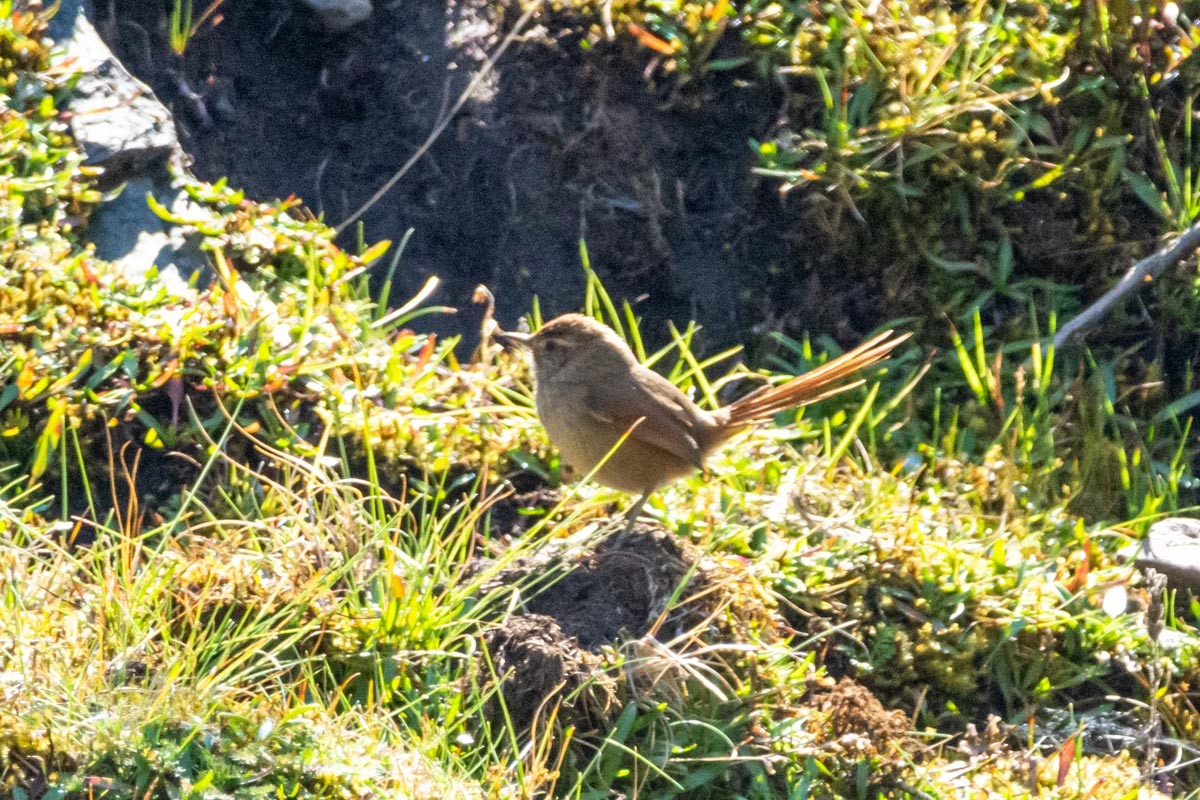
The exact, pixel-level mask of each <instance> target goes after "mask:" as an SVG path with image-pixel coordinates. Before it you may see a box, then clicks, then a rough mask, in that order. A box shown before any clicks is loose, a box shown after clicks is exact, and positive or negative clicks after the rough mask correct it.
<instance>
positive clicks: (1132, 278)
mask: <svg viewBox="0 0 1200 800" xmlns="http://www.w3.org/2000/svg"><path fill="white" fill-rule="evenodd" d="M1196 248H1200V223H1197V224H1195V225H1193V226H1192V227H1190V228H1188V229H1187V231H1185V232H1184V233H1183V234H1181V235H1180V236H1179V237H1178V238H1176V239H1175V240H1174V241H1173V242H1170V243H1169V244H1167V245H1165V246H1164V247H1162V248H1160V249H1159V250H1157V251H1155V252H1154V253H1152V254H1151V255H1149V256H1146V257H1145V258H1143V259H1142V260H1141V261H1139V262H1137V263H1136V264H1134V265H1133V266H1132V267H1130V268H1129V271H1128V272H1126V273H1125V275H1124V276H1123V277H1122V278H1121V280H1120V281H1118V282H1117V285H1116V286H1114V287H1113V288H1111V289H1109V290H1108V291H1107V292H1105V293H1104V294H1103V295H1102V296H1101V297H1100V298H1099V299H1098V300H1096V302H1094V303H1092V304H1091V305H1090V306H1088V307H1087V308H1085V309H1084V310H1083V311H1081V312H1080V313H1079V314H1078V315H1077V316H1075V318H1074V319H1072V320H1071V321H1070V322H1068V323H1067V324H1066V325H1063V326H1062V327H1061V328H1059V329H1058V333H1057V334H1055V336H1054V346H1055V347H1056V348H1058V347H1062V346H1063V345H1065V344H1067V343H1068V342H1069V341H1070V340H1071V339H1081V338H1083V335H1084V334H1085V333H1087V331H1088V329H1090V328H1091V327H1093V326H1094V325H1095V324H1096V323H1097V322H1099V321H1100V318H1101V317H1103V316H1104V315H1105V314H1107V313H1108V310H1109V309H1110V308H1112V307H1113V306H1114V305H1116V303H1117V301H1118V300H1120V299H1121V298H1122V297H1124V296H1125V295H1127V294H1129V293H1130V292H1132V291H1134V290H1135V289H1137V288H1138V287H1139V286H1144V285H1145V284H1147V283H1150V282H1151V281H1153V280H1154V279H1155V278H1157V277H1158V276H1159V275H1161V274H1162V273H1163V272H1164V271H1165V270H1166V269H1167V267H1171V266H1174V265H1175V264H1177V263H1179V262H1180V261H1182V260H1184V259H1185V258H1187V257H1188V256H1190V255H1191V254H1192V251H1193V250H1195V249H1196Z"/></svg>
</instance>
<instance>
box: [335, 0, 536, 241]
mask: <svg viewBox="0 0 1200 800" xmlns="http://www.w3.org/2000/svg"><path fill="white" fill-rule="evenodd" d="M541 6H542V3H541V0H537V2H535V3H533V4H531V5H530V6H529V8H527V9H526V10H525V13H524V14H522V15H521V18H520V19H518V20H517V23H516V24H515V25H514V26H513V28H512V30H510V31H509V32H508V35H506V36H505V37H504V40H503V41H501V42H500V46H499V47H497V48H496V52H494V53H492V54H491V56H489V57H488V60H487V61H485V62H484V64H483V66H481V67H480V68H479V69H478V71H476V73H475V75H474V76H473V77H472V78H471V82H470V83H468V84H467V88H466V89H463V92H462V94H460V95H459V96H458V100H456V101H455V102H454V105H452V106H450V108H449V109H448V110H445V111H444V112H443V113H441V114H439V115H438V119H437V121H436V123H435V124H434V126H433V130H432V131H430V133H429V136H428V138H426V139H425V141H424V142H422V143H421V146H420V147H418V148H417V150H416V152H414V153H413V154H412V156H410V157H409V159H408V161H405V162H404V166H402V167H400V169H398V170H397V171H396V173H395V174H394V175H392V177H390V178H388V180H387V183H385V184H383V186H381V187H379V190H378V191H377V192H375V194H373V195H371V199H370V200H368V201H367V202H365V203H363V204H362V205H361V206H360V207H359V209H358V210H357V211H355V212H354V213H353V214H351V215H350V216H349V217H346V219H344V220H342V222H341V223H340V224H339V225H338V226H337V227H336V228H334V230H335V231H337V232H338V233H341V232H342V231H344V230H346V228H348V227H349V226H350V225H351V224H353V223H354V221H355V220H357V219H358V218H359V217H361V216H362V215H363V214H365V213H366V212H367V210H368V209H370V208H371V206H373V205H375V204H376V203H378V202H379V200H380V198H382V197H383V196H384V195H385V194H387V193H388V192H389V191H391V189H392V187H393V186H395V185H396V184H397V183H398V182H399V181H400V179H401V178H403V177H404V176H405V175H407V174H408V171H409V170H410V169H412V168H413V165H414V164H416V163H417V162H418V161H420V160H421V157H422V156H424V155H425V154H426V153H427V152H429V148H430V147H432V146H433V143H434V142H436V141H437V140H438V137H440V136H441V135H442V131H444V130H446V126H448V125H449V124H450V122H451V120H453V119H454V117H455V116H456V115H457V114H458V112H459V110H461V109H462V107H463V106H464V105H465V104H466V102H467V100H469V99H470V97H471V95H473V94H474V93H475V90H476V89H477V88H478V87H479V85H480V84H481V83H483V80H484V78H486V77H487V76H488V74H489V73H491V71H492V68H493V67H494V66H496V62H497V61H499V60H500V57H501V56H503V55H504V51H505V50H507V49H508V46H509V45H510V44H512V43H513V41H514V40H515V39H516V38H517V36H518V35H520V33H521V31H522V30H523V29H524V27H525V25H526V24H527V23H528V22H529V20H530V19H532V18H533V15H534V14H535V13H537V11H538V9H540V8H541Z"/></svg>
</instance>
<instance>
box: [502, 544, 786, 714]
mask: <svg viewBox="0 0 1200 800" xmlns="http://www.w3.org/2000/svg"><path fill="white" fill-rule="evenodd" d="M504 585H507V586H520V587H522V594H523V595H529V599H528V600H526V601H525V604H524V611H525V612H527V613H522V614H515V615H512V616H510V617H509V618H508V619H507V620H506V621H505V622H504V623H503V624H502V625H500V626H499V627H497V628H495V629H493V630H491V631H489V632H488V633H487V634H485V636H484V637H483V638H484V644H485V645H486V646H487V649H488V652H489V653H490V654H491V657H492V658H493V659H494V661H495V665H496V673H497V674H499V675H507V676H508V677H507V678H506V679H505V680H504V681H503V682H502V684H501V693H502V697H503V699H504V704H505V707H506V709H507V711H508V713H509V716H510V717H511V719H512V720H513V721H514V722H515V723H516V724H517V725H518V727H525V726H527V725H528V724H529V723H530V722H531V721H532V720H534V719H535V718H537V717H540V716H542V715H544V714H545V713H546V712H547V711H548V710H549V709H551V708H552V707H553V706H554V704H555V703H557V702H561V703H562V706H561V708H560V709H559V715H558V718H559V720H560V721H562V722H564V723H566V722H570V723H571V724H575V725H577V726H580V727H585V726H586V725H593V724H595V723H596V722H597V721H598V720H599V719H601V718H603V716H604V715H606V714H607V713H608V711H609V710H610V708H611V707H612V705H613V703H614V698H615V693H614V692H615V689H614V686H615V684H614V681H613V679H612V677H611V676H609V675H606V674H605V672H604V670H603V669H602V661H601V658H600V657H599V656H597V655H594V653H595V651H598V650H600V649H601V648H602V647H604V646H605V645H615V644H619V643H621V642H627V641H631V640H635V639H639V638H641V637H644V636H647V635H653V636H654V637H655V639H657V640H658V641H660V642H665V641H671V640H675V639H679V640H680V644H679V645H678V646H679V647H680V648H682V649H687V647H688V646H689V643H695V644H697V645H700V644H704V643H706V642H712V641H732V640H735V639H736V638H737V637H738V633H739V631H740V629H741V628H743V627H749V626H753V627H754V628H755V629H756V630H758V631H760V632H762V631H770V630H771V629H772V628H773V625H774V617H773V616H772V613H771V611H770V609H768V607H767V606H766V604H765V603H764V602H763V601H762V599H761V598H759V597H758V596H757V595H754V594H751V593H747V592H745V590H744V587H745V586H746V585H747V582H746V581H745V580H744V579H741V578H739V576H737V575H735V574H733V573H732V572H731V571H730V570H729V569H728V568H725V567H722V566H720V565H718V564H716V563H714V562H711V561H709V560H707V559H705V558H704V557H703V554H702V553H701V552H700V551H699V550H698V549H697V548H695V547H693V546H692V545H690V544H688V543H686V542H684V541H683V540H681V539H680V538H679V537H677V536H675V535H673V534H671V533H669V532H667V531H665V530H662V529H660V528H655V527H653V526H649V525H638V526H636V527H635V528H634V530H633V531H631V532H630V533H629V534H628V535H615V536H610V537H608V538H607V539H605V540H603V541H601V542H600V543H599V544H597V545H596V546H595V547H594V548H593V549H591V550H589V551H587V552H584V553H582V554H575V555H565V554H558V555H554V554H551V555H546V556H539V557H537V558H535V559H530V560H527V561H526V562H523V563H520V564H518V565H516V566H514V567H513V568H511V569H508V570H506V571H505V572H503V573H501V574H500V575H499V576H498V577H497V578H496V579H495V580H494V581H492V582H490V583H489V584H488V585H487V586H485V587H484V589H483V591H484V592H485V593H486V592H488V591H490V590H491V589H494V588H496V587H498V586H504ZM485 674H486V673H485ZM493 713H494V712H493ZM581 722H583V723H585V725H580V723H581Z"/></svg>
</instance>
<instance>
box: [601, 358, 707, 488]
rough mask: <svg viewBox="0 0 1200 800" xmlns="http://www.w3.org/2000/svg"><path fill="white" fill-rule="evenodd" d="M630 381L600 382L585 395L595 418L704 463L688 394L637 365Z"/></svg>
mask: <svg viewBox="0 0 1200 800" xmlns="http://www.w3.org/2000/svg"><path fill="white" fill-rule="evenodd" d="M631 375H632V377H633V378H634V380H633V381H629V382H624V381H622V382H621V385H620V386H619V387H618V386H615V385H611V384H608V383H602V382H599V383H597V384H596V385H595V386H593V387H592V389H591V391H590V392H589V393H588V397H587V410H588V413H590V414H591V415H592V416H593V417H595V418H596V419H598V420H600V421H602V422H604V423H606V424H608V425H611V426H612V427H614V428H619V429H621V430H622V431H630V433H629V438H631V439H636V440H638V441H641V442H645V443H646V444H650V445H653V446H654V447H657V448H659V449H660V450H665V451H667V452H668V453H670V454H672V455H674V456H675V457H677V458H679V459H680V460H681V461H684V462H686V463H688V464H692V465H694V466H696V467H697V468H700V467H703V466H704V459H703V453H702V452H701V450H700V445H699V443H697V441H696V436H695V424H696V423H695V420H694V419H693V415H692V414H691V413H689V410H688V405H687V404H688V403H689V402H690V401H689V400H688V399H687V397H685V396H684V395H683V393H682V392H680V391H679V390H678V389H677V388H675V386H674V385H672V384H671V382H670V381H668V380H667V379H666V378H663V377H662V376H661V375H659V374H658V373H657V372H654V371H652V370H649V369H645V368H638V369H636V370H634V371H633V373H631Z"/></svg>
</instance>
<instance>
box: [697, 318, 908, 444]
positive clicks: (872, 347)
mask: <svg viewBox="0 0 1200 800" xmlns="http://www.w3.org/2000/svg"><path fill="white" fill-rule="evenodd" d="M892 334H893V332H892V331H890V330H888V331H884V332H883V333H881V334H879V335H878V336H876V337H874V338H872V339H870V340H868V341H866V342H863V343H862V344H860V345H859V346H858V347H856V348H854V349H853V350H851V351H850V352H848V353H843V354H842V355H840V356H838V357H837V358H835V359H833V360H832V361H830V362H829V363H827V364H822V365H821V366H819V367H817V368H816V369H814V370H813V371H811V372H806V373H804V374H803V375H798V376H797V377H795V378H792V379H791V380H789V381H787V382H786V383H781V384H779V385H778V386H764V387H762V388H761V389H758V390H757V391H754V392H751V393H750V394H748V395H746V396H745V397H743V398H741V399H740V400H737V401H736V402H733V403H731V404H729V405H727V406H725V407H724V408H722V409H721V410H720V411H719V412H718V413H719V414H720V417H719V422H720V424H721V427H723V428H726V429H730V428H733V429H737V428H743V427H745V426H746V425H751V424H753V423H755V422H761V421H763V420H766V419H770V418H771V417H772V416H774V415H775V414H777V413H778V412H780V411H785V410H787V409H789V408H798V407H800V406H806V405H808V404H809V403H815V402H817V401H818V400H824V399H825V398H827V397H833V396H834V395H835V394H840V393H842V392H845V391H847V390H849V389H853V388H855V387H856V386H861V385H862V384H863V381H862V380H861V379H860V380H855V381H850V382H848V383H843V382H842V380H843V379H844V378H846V377H848V376H850V375H852V374H854V373H855V372H857V371H858V370H860V369H863V368H864V367H869V366H871V365H872V364H876V363H878V362H880V361H882V360H883V359H885V358H887V357H888V355H889V354H890V353H891V352H892V350H894V349H895V348H896V346H897V345H899V344H900V343H901V342H903V341H905V340H906V339H908V337H909V336H911V334H908V333H904V334H899V335H895V336H893V335H892Z"/></svg>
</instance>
